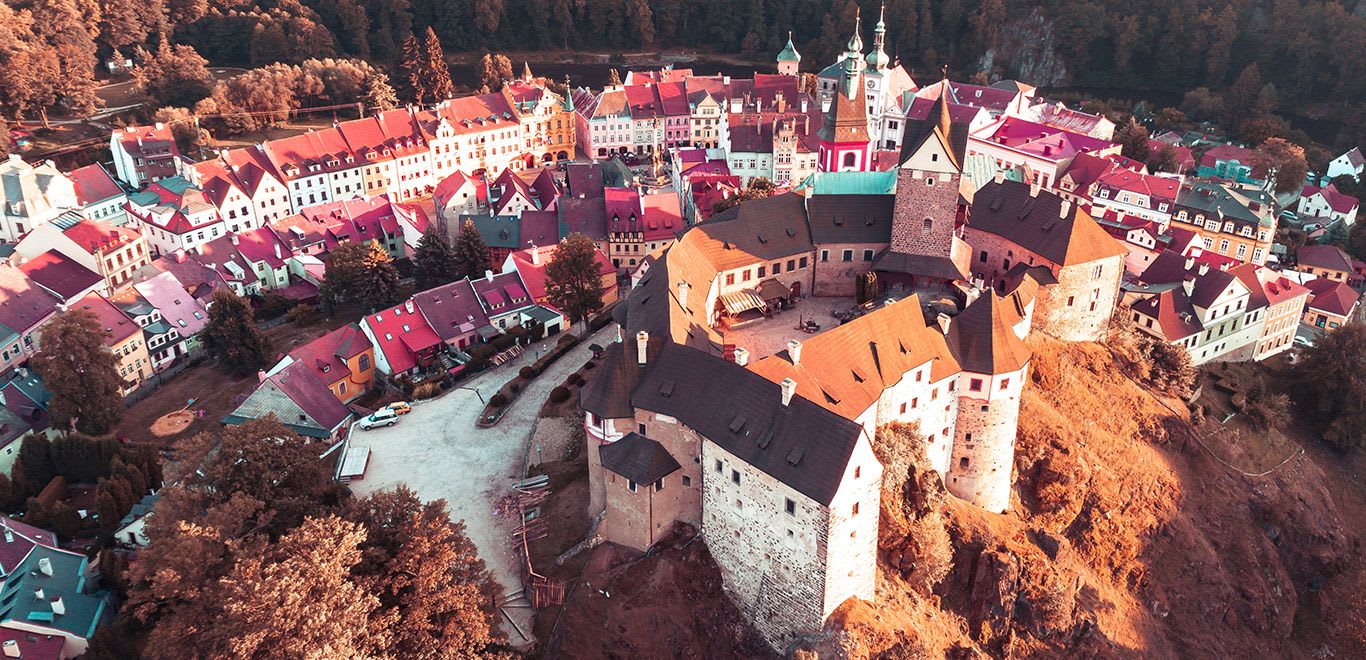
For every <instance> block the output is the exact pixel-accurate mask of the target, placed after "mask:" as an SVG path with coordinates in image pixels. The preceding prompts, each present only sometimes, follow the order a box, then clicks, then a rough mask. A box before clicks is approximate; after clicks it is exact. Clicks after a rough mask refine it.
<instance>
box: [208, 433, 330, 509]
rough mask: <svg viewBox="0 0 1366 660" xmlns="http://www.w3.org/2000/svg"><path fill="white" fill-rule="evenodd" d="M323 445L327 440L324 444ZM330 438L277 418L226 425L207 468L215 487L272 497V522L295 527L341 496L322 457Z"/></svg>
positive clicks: (267, 499) (220, 490)
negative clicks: (322, 439)
mask: <svg viewBox="0 0 1366 660" xmlns="http://www.w3.org/2000/svg"><path fill="white" fill-rule="evenodd" d="M319 445H322V446H319ZM326 449H327V446H326V444H324V443H320V442H317V441H313V440H310V439H308V438H305V437H302V436H300V435H298V434H297V433H294V432H293V431H290V430H289V429H287V428H286V427H285V426H284V425H283V424H281V423H280V422H279V421H278V420H276V419H273V418H268V419H261V420H253V421H250V422H247V423H246V424H240V425H237V426H229V427H226V428H225V429H224V430H223V432H222V437H221V440H220V444H219V450H218V454H217V455H215V456H214V457H213V458H212V459H211V460H210V461H209V462H208V463H207V464H206V465H205V466H204V467H203V468H202V472H203V474H204V476H203V478H202V481H203V483H204V484H205V485H206V486H209V487H211V488H212V489H213V490H214V492H216V493H219V494H220V497H221V494H223V493H234V494H242V495H246V496H247V497H250V498H252V499H255V500H259V501H261V502H267V503H269V505H270V508H271V510H272V512H273V516H274V520H273V522H272V525H273V526H274V527H275V528H276V529H281V530H283V529H289V528H291V527H293V526H294V525H297V524H299V522H300V521H302V520H303V519H304V518H305V517H306V516H311V515H319V514H320V513H322V512H324V511H326V510H328V509H329V508H330V507H331V506H332V504H334V503H335V502H336V501H337V498H338V497H339V496H340V495H339V490H338V486H337V485H336V484H335V483H333V481H332V478H331V477H332V475H331V473H330V472H329V471H328V469H327V468H326V467H325V466H324V465H323V462H322V461H320V460H318V455H319V454H321V453H322V452H323V451H325V450H326Z"/></svg>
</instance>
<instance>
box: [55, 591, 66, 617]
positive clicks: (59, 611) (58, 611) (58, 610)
mask: <svg viewBox="0 0 1366 660" xmlns="http://www.w3.org/2000/svg"><path fill="white" fill-rule="evenodd" d="M52 613H53V614H55V615H57V616H61V615H63V614H66V603H63V602H62V597H61V596H58V597H56V598H53V599H52Z"/></svg>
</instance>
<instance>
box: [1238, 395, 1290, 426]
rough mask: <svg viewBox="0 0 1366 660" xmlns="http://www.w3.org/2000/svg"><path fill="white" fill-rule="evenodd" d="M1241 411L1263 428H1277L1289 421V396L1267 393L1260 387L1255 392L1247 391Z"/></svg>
mask: <svg viewBox="0 0 1366 660" xmlns="http://www.w3.org/2000/svg"><path fill="white" fill-rule="evenodd" d="M1243 412H1245V413H1247V416H1248V417H1249V418H1251V419H1252V421H1253V422H1255V423H1256V424H1257V426H1259V427H1261V428H1262V429H1263V430H1269V429H1273V428H1279V427H1281V426H1284V425H1285V424H1287V423H1289V422H1290V397H1288V396H1286V395H1284V394H1267V393H1266V392H1265V391H1262V390H1261V389H1260V388H1259V389H1258V390H1257V391H1256V392H1255V393H1254V392H1253V391H1249V392H1248V399H1247V406H1246V407H1245V408H1244V409H1243Z"/></svg>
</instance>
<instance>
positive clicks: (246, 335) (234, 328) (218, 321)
mask: <svg viewBox="0 0 1366 660" xmlns="http://www.w3.org/2000/svg"><path fill="white" fill-rule="evenodd" d="M201 332H202V333H203V337H204V344H205V346H206V347H207V348H208V349H209V354H210V355H213V356H214V358H215V359H217V360H218V362H219V364H221V365H222V366H223V367H225V368H227V369H228V371H230V372H232V373H234V374H238V375H245V374H250V373H255V372H257V371H259V370H261V369H264V368H266V367H267V366H269V365H268V363H269V361H270V359H271V358H272V357H273V356H274V353H272V352H271V350H270V340H269V339H267V338H266V336H265V335H263V334H261V329H260V328H258V327H256V318H255V314H254V313H253V312H252V309H251V305H249V304H247V301H246V300H243V299H242V298H241V297H239V296H238V295H237V294H235V293H233V292H232V291H231V290H230V289H217V290H215V291H214V292H213V306H212V307H210V308H209V323H208V325H206V326H204V329H203V330H202V331H201Z"/></svg>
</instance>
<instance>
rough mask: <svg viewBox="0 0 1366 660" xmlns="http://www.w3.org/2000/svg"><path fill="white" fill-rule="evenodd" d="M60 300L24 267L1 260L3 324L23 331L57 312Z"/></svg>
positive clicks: (1, 319) (1, 310) (0, 299)
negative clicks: (27, 273)
mask: <svg viewBox="0 0 1366 660" xmlns="http://www.w3.org/2000/svg"><path fill="white" fill-rule="evenodd" d="M59 302H60V301H59V300H57V298H56V297H55V296H53V295H52V294H51V293H48V292H47V291H46V290H44V289H43V288H42V287H39V286H38V285H37V284H36V283H34V282H33V280H30V279H29V278H28V276H27V275H25V274H24V272H23V271H21V270H19V269H18V268H16V267H13V266H10V265H9V264H0V324H3V325H4V326H5V327H7V328H9V329H10V330H13V331H14V332H17V333H20V334H23V333H26V332H29V331H30V330H32V329H33V328H35V327H36V326H38V325H39V324H41V323H42V322H44V321H46V320H47V319H48V318H49V317H51V316H52V315H53V314H55V313H56V312H57V305H58V303H59Z"/></svg>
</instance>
